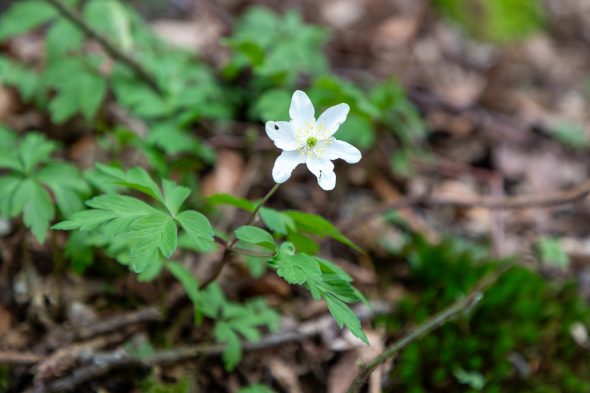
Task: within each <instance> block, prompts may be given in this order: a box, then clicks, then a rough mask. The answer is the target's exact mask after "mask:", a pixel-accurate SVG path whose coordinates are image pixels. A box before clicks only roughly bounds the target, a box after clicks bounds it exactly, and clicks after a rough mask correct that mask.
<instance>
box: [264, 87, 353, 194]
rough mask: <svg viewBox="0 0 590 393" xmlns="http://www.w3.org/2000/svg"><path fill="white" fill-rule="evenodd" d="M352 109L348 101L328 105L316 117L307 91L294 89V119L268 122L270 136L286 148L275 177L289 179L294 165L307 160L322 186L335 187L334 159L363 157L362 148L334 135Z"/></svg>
mask: <svg viewBox="0 0 590 393" xmlns="http://www.w3.org/2000/svg"><path fill="white" fill-rule="evenodd" d="M349 110H350V107H349V106H348V105H347V104H338V105H335V106H333V107H330V108H328V109H327V110H326V111H325V112H324V113H322V114H321V115H320V117H319V118H318V119H317V120H316V119H315V117H314V113H315V110H314V107H313V104H312V103H311V100H310V99H309V97H308V96H307V94H305V93H304V92H302V91H301V90H297V91H296V92H295V93H293V98H292V99H291V107H290V108H289V116H290V117H291V121H290V122H287V121H268V122H266V133H267V135H268V137H269V138H270V139H272V140H273V142H274V144H275V146H277V147H278V148H279V149H281V150H283V153H282V154H281V155H280V156H279V157H278V158H277V160H276V161H275V165H274V167H273V171H272V174H273V179H274V181H275V182H276V183H284V182H286V181H287V180H288V179H289V178H290V177H291V173H292V172H293V169H295V167H296V166H297V165H299V164H303V163H305V164H306V165H307V167H308V169H309V170H310V171H311V172H312V173H313V174H314V175H315V176H316V177H317V179H318V184H319V185H320V187H321V188H323V189H324V190H327V191H328V190H332V189H334V187H335V186H336V175H335V174H334V170H333V165H332V163H331V162H330V161H331V160H336V159H338V158H341V159H343V160H344V161H346V162H348V163H350V164H354V163H357V162H359V161H360V159H361V152H360V151H359V150H358V149H357V148H356V147H354V146H352V145H351V144H350V143H347V142H344V141H339V140H337V139H336V138H334V137H333V135H334V134H335V133H336V131H338V128H339V127H340V125H341V124H342V123H344V121H345V120H346V116H347V115H348V111H349ZM318 163H323V165H318ZM310 164H311V165H310ZM326 164H328V165H326Z"/></svg>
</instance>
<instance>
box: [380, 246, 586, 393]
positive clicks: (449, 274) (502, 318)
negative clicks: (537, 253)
mask: <svg viewBox="0 0 590 393" xmlns="http://www.w3.org/2000/svg"><path fill="white" fill-rule="evenodd" d="M400 256H401V257H403V258H404V260H405V259H408V261H409V267H410V269H411V270H410V271H411V274H410V276H409V277H407V282H406V283H407V288H409V292H408V293H407V294H406V295H405V296H404V298H403V299H402V300H401V301H400V302H399V303H398V304H397V311H396V312H395V313H394V314H393V315H391V316H388V317H384V318H383V320H382V321H383V323H384V324H385V326H386V327H387V329H388V331H389V332H390V333H391V334H394V335H396V336H399V335H401V334H403V332H404V331H406V330H407V329H408V327H409V326H415V325H417V324H419V323H421V322H423V321H425V320H426V319H427V318H428V317H429V316H430V315H432V314H433V313H435V312H436V311H439V310H441V309H443V308H444V307H445V306H447V305H449V304H450V303H452V302H453V301H455V300H456V299H458V298H459V297H461V296H464V294H465V293H466V292H467V291H469V290H470V289H471V288H472V287H473V285H474V284H475V283H476V282H477V281H478V280H479V279H480V278H481V277H482V275H483V274H485V273H486V272H489V271H491V270H493V269H495V268H497V265H498V263H500V262H498V261H491V260H489V259H488V258H486V257H485V256H482V255H481V253H480V252H479V250H478V249H476V248H474V247H473V246H470V245H466V244H462V243H460V242H458V241H456V240H445V241H443V242H442V243H441V244H438V245H431V244H428V243H427V242H425V241H424V240H423V239H414V241H413V242H411V243H409V244H408V245H407V246H406V249H405V251H404V252H403V253H402V254H401V255H400ZM564 284H565V285H564ZM564 284H560V285H553V284H551V283H549V282H547V281H545V279H543V278H542V277H541V276H539V275H538V274H537V273H535V272H532V271H529V270H527V269H525V268H513V269H511V270H510V271H508V272H507V273H505V274H504V275H503V276H502V277H501V278H500V280H499V281H498V282H496V283H495V284H494V285H493V286H492V287H491V288H490V289H488V290H487V291H486V293H485V295H484V297H483V300H482V302H481V303H480V305H479V306H478V307H477V308H475V309H474V310H473V312H472V313H471V314H470V315H469V317H468V319H460V320H459V321H457V322H455V323H448V324H446V325H444V326H442V327H441V328H439V329H438V330H437V331H436V332H434V333H433V334H430V335H428V336H426V337H423V338H421V339H420V340H419V341H417V342H415V343H413V344H411V345H410V346H409V347H408V348H407V349H406V350H404V352H402V354H401V355H400V356H399V357H398V358H397V361H396V367H395V369H394V370H393V375H392V378H391V380H392V381H394V383H393V386H392V387H391V388H392V389H395V390H399V391H412V392H417V393H418V392H448V391H454V392H462V391H473V390H477V389H481V390H482V391H485V392H507V393H510V392H523V391H531V392H556V393H557V392H566V393H568V392H572V393H573V392H579V391H585V390H587V389H589V388H590V385H589V384H588V382H587V381H588V380H589V377H590V367H589V366H588V364H587V362H586V360H585V359H586V355H585V350H584V349H583V348H581V347H579V346H578V345H577V344H576V343H575V342H574V341H573V340H572V338H571V336H570V328H571V326H572V324H574V323H576V322H579V323H582V324H584V325H586V326H587V324H588V323H590V308H589V307H588V306H587V305H586V304H584V302H583V301H582V300H581V299H580V298H579V295H578V293H577V290H576V285H575V283H573V282H566V283H564ZM515 354H518V356H522V357H523V358H524V361H525V362H527V363H529V364H531V363H535V362H540V364H541V367H539V368H531V369H530V371H531V373H532V374H531V375H530V376H529V377H528V378H524V377H519V374H518V372H517V369H516V368H515V366H514V365H513V364H512V363H511V360H510V358H511V357H513V356H514V355H515ZM564 381H568V382H567V383H564ZM484 383H485V386H483V387H482V385H483V384H484Z"/></svg>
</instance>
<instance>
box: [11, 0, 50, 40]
mask: <svg viewBox="0 0 590 393" xmlns="http://www.w3.org/2000/svg"><path fill="white" fill-rule="evenodd" d="M56 15H57V12H56V10H55V9H54V8H53V7H52V6H51V5H50V4H49V3H47V2H45V1H39V0H28V1H24V0H21V1H18V2H15V4H14V5H13V6H12V7H10V9H9V10H8V12H6V13H5V14H4V15H3V16H2V19H0V41H3V40H6V39H7V38H11V37H14V36H17V35H19V34H22V33H25V32H27V31H28V30H31V29H33V28H35V27H38V26H40V25H41V24H43V23H45V22H47V21H49V20H50V19H51V18H53V17H54V16H56Z"/></svg>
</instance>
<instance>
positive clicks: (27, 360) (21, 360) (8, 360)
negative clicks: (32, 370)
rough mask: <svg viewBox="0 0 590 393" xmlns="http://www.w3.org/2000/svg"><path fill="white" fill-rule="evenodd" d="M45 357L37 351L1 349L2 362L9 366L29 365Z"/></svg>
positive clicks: (0, 362)
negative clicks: (26, 351) (24, 351)
mask: <svg viewBox="0 0 590 393" xmlns="http://www.w3.org/2000/svg"><path fill="white" fill-rule="evenodd" d="M43 359H45V356H43V355H38V354H36V353H23V352H11V351H0V364H3V365H8V366H29V365H31V364H35V363H38V362H40V361H41V360H43Z"/></svg>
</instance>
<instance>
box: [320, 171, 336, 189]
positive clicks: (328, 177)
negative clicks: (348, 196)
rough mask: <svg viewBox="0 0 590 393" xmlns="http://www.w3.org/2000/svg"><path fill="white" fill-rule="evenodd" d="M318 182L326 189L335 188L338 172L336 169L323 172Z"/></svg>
mask: <svg viewBox="0 0 590 393" xmlns="http://www.w3.org/2000/svg"><path fill="white" fill-rule="evenodd" d="M318 184H319V185H320V187H322V189H324V190H325V191H331V190H333V189H334V187H336V174H335V173H334V171H331V172H322V174H321V175H320V177H318Z"/></svg>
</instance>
